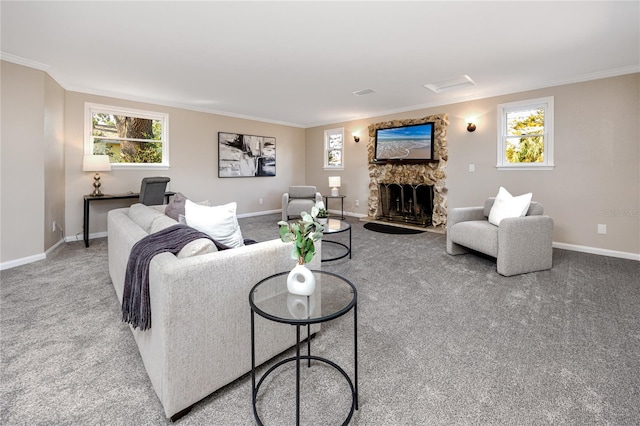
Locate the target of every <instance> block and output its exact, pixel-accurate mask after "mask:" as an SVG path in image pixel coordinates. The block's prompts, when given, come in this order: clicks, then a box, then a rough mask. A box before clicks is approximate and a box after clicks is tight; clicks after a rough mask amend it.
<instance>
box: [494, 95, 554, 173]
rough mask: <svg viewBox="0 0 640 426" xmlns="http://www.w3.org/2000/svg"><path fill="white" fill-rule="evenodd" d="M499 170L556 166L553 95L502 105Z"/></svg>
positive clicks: (547, 168)
mask: <svg viewBox="0 0 640 426" xmlns="http://www.w3.org/2000/svg"><path fill="white" fill-rule="evenodd" d="M498 129H499V134H498V162H497V167H498V168H499V169H538V170H551V169H552V168H553V165H554V164H553V97H547V98H541V99H533V100H529V101H521V102H512V103H508V104H500V105H498Z"/></svg>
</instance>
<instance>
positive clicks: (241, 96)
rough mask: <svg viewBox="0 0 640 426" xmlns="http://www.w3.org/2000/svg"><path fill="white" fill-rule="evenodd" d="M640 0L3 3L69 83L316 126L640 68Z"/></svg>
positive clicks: (41, 64) (29, 60) (15, 51)
mask: <svg viewBox="0 0 640 426" xmlns="http://www.w3.org/2000/svg"><path fill="white" fill-rule="evenodd" d="M639 6H640V2H638V1H624V2H615V1H601V2H595V1H588V2H578V1H566V2H540V1H532V2H523V1H511V2H505V1H496V2H484V1H466V2H465V1H453V2H434V1H428V2H421V1H413V2H397V1H396V2H372V1H356V2H327V1H320V2H304V1H303V2H277V1H276V2H274V1H260V2H244V1H240V2H238V1H236V2H212V1H208V2H206V1H200V2H184V1H182V2H167V1H142V2H96V1H91V2H57V1H48V2H26V1H17V2H11V1H4V0H3V1H2V3H1V17H2V38H1V43H2V48H1V51H2V59H5V60H8V61H12V62H16V63H22V64H25V65H30V66H33V67H36V68H40V69H45V70H46V71H47V72H48V73H49V74H50V75H51V76H52V77H53V78H55V79H56V80H57V81H58V82H59V83H60V84H61V85H62V86H63V87H64V88H65V89H67V90H73V91H80V92H86V93H94V94H100V95H107V96H115V97H119V98H125V99H133V100H141V101H149V102H153V103H158V104H162V105H170V106H177V107H182V108H188V109H195V110H200V111H210V112H215V113H222V114H225V115H232V116H239V117H246V118H252V119H258V120H263V121H268V122H276V123H283V124H288V125H294V126H299V127H312V126H315V125H321V124H327V123H337V122H341V121H347V120H353V119H356V118H364V117H372V116H377V115H383V114H387V113H393V112H401V111H408V110H413V109H418V108H422V107H429V106H437V105H444V104H449V103H453V102H458V101H464V100H470V99H478V98H484V97H488V96H495V95H500V94H505V93H512V92H519V91H523V90H528V89H535V88H540V87H547V86H553V85H558V84H564V83H571V82H577V81H585V80H590V79H595V78H601V77H608V76H614V75H621V74H628V73H632V72H639V71H640V65H639V64H640V59H639V57H640V33H639V28H640V7H639ZM461 75H468V76H470V77H471V78H472V79H473V81H474V82H475V83H476V85H475V86H474V87H469V88H464V89H458V90H451V91H447V92H443V93H440V94H436V93H433V92H431V91H430V90H427V89H426V88H425V87H423V85H425V84H429V83H433V82H437V81H440V80H444V79H448V78H452V77H458V76H461ZM362 89H373V90H374V91H375V93H373V94H370V95H366V96H355V95H353V92H354V91H357V90H362Z"/></svg>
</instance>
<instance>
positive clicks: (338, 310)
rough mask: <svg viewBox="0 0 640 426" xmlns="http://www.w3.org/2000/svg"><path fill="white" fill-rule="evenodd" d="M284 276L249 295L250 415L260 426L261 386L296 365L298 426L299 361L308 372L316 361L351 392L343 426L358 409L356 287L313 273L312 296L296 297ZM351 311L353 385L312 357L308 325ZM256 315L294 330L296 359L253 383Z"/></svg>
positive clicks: (335, 277) (327, 274) (258, 286)
mask: <svg viewBox="0 0 640 426" xmlns="http://www.w3.org/2000/svg"><path fill="white" fill-rule="evenodd" d="M287 275H289V272H288V271H287V272H281V273H278V274H275V275H272V276H270V277H267V278H265V279H263V280H262V281H260V282H259V283H258V284H256V285H255V286H253V288H252V289H251V292H250V293H249V305H250V306H251V386H252V405H253V415H254V417H255V420H256V422H257V423H258V424H259V425H262V424H263V423H262V420H261V419H260V415H259V414H258V410H257V409H256V399H257V397H258V392H259V390H260V386H261V385H262V384H263V382H264V380H265V379H266V378H267V376H269V374H271V373H272V372H274V371H275V370H277V369H278V367H281V366H283V365H285V364H287V363H290V362H294V363H295V365H296V425H299V424H300V361H301V360H307V367H309V368H311V361H312V360H313V361H318V362H321V363H324V364H326V365H329V366H331V367H333V368H334V369H335V370H337V371H338V372H340V374H342V376H343V377H344V378H345V380H346V382H347V383H348V385H349V388H350V389H351V409H350V411H349V414H348V415H347V418H346V419H345V421H344V423H343V425H346V424H348V423H349V421H350V420H351V417H352V416H353V413H354V410H357V409H358V338H357V325H358V315H357V299H358V293H357V291H356V288H355V286H354V285H353V284H352V283H351V282H349V281H348V280H347V279H345V278H343V277H341V276H340V275H338V274H334V273H332V272H325V271H313V275H314V277H315V279H316V289H315V291H314V293H313V294H312V295H311V296H298V295H294V294H292V293H289V291H288V290H287ZM351 310H353V363H354V364H353V367H354V369H353V371H354V377H353V381H352V380H351V378H350V377H349V375H348V374H347V373H346V372H345V371H344V370H343V369H342V367H340V366H339V365H338V364H336V363H335V362H333V361H331V360H329V359H327V358H323V357H320V356H316V355H311V335H310V331H311V325H312V324H318V323H322V322H327V321H331V320H333V319H336V318H339V317H341V316H343V315H344V314H346V313H347V312H349V311H351ZM255 314H258V315H259V316H261V317H263V318H266V319H268V320H270V321H275V322H279V323H283V324H290V325H293V326H295V328H296V345H295V346H296V355H295V356H292V357H289V358H286V359H283V360H281V361H279V362H277V363H276V364H275V365H273V366H272V367H270V368H269V369H268V370H267V371H266V372H265V373H264V375H263V376H262V377H261V378H260V380H259V381H258V382H257V383H256V365H255V360H256V356H255V354H256V344H255V318H254V316H255ZM305 326H306V327H307V339H306V340H307V355H301V354H300V346H301V343H300V340H301V338H300V337H301V336H300V327H305Z"/></svg>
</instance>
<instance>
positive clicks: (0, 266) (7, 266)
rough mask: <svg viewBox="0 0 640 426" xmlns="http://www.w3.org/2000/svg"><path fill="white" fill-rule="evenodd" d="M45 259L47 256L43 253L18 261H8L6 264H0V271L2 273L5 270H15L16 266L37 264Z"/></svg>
mask: <svg viewBox="0 0 640 426" xmlns="http://www.w3.org/2000/svg"><path fill="white" fill-rule="evenodd" d="M46 258H47V255H46V254H44V253H40V254H34V255H33V256H27V257H22V258H20V259H15V260H8V261H6V262H2V263H0V271H4V270H5V269H10V268H15V267H16V266H22V265H26V264H28V263H33V262H37V261H38V260H44V259H46Z"/></svg>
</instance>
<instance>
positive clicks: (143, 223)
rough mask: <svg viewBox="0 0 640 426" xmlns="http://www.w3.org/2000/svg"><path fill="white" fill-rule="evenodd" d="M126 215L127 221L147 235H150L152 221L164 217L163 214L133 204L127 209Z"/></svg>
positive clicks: (138, 204)
mask: <svg viewBox="0 0 640 426" xmlns="http://www.w3.org/2000/svg"><path fill="white" fill-rule="evenodd" d="M127 214H128V216H129V219H131V220H132V221H133V222H135V224H136V225H138V226H139V227H140V228H142V229H143V230H144V232H146V233H147V234H149V233H151V225H152V224H153V221H154V220H155V219H157V218H158V217H161V216H164V213H162V212H159V211H158V210H156V209H153V208H151V207H149V206H145V205H144V204H140V203H136V204H133V205H132V206H131V207H129V212H128V213H127Z"/></svg>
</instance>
